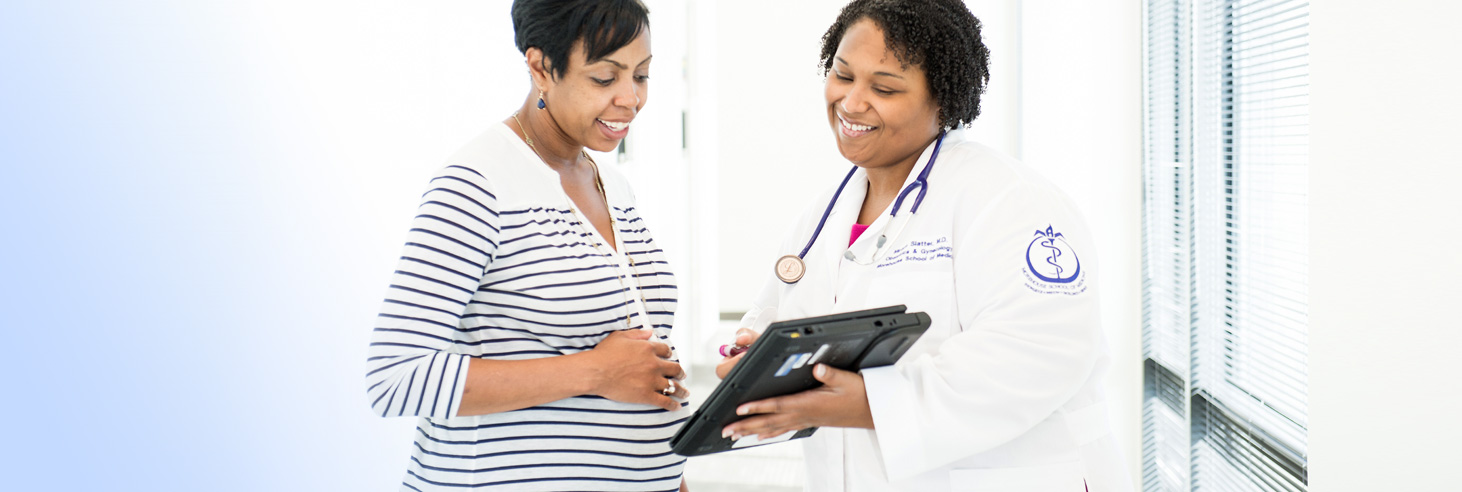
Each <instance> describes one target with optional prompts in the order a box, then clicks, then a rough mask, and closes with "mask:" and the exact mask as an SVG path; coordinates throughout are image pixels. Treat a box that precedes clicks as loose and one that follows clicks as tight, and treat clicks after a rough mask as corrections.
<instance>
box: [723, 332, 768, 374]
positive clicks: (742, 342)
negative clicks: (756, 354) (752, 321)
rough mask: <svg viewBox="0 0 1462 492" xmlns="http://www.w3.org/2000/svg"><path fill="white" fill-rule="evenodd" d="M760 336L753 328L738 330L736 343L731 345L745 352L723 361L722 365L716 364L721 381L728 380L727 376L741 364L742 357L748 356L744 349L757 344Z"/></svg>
mask: <svg viewBox="0 0 1462 492" xmlns="http://www.w3.org/2000/svg"><path fill="white" fill-rule="evenodd" d="M759 336H761V334H760V333H757V332H756V330H753V329H751V328H741V329H739V330H736V341H734V342H731V343H733V344H735V345H736V346H740V347H742V348H743V350H742V352H741V353H738V354H736V355H733V356H731V357H726V358H723V359H721V363H720V364H716V377H717V378H720V379H726V374H728V373H730V372H731V368H733V367H736V363H737V362H741V357H743V356H745V355H746V351H745V350H744V349H746V348H750V347H751V344H753V343H756V338H757V337H759Z"/></svg>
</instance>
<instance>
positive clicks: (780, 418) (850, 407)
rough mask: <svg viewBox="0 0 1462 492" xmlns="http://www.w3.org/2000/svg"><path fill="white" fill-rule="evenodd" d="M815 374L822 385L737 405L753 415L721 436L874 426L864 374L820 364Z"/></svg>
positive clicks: (769, 435) (765, 436)
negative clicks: (864, 383) (810, 428)
mask: <svg viewBox="0 0 1462 492" xmlns="http://www.w3.org/2000/svg"><path fill="white" fill-rule="evenodd" d="M812 375H813V377H815V378H817V380H818V381H822V384H823V386H822V387H819V388H814V389H810V390H807V391H803V392H801V393H795V394H791V395H786V396H779V397H776V398H768V399H765V400H758V401H754V402H750V403H744V404H742V405H741V406H739V407H736V414H737V415H752V417H748V418H746V419H744V420H740V421H737V422H735V423H733V424H731V425H728V426H726V427H725V428H724V429H722V430H721V435H722V437H730V438H732V439H741V438H742V437H745V436H751V435H755V436H757V437H758V438H759V439H769V438H772V437H776V436H780V435H782V434H784V433H787V432H792V431H797V430H802V429H806V428H808V427H857V428H862V429H872V428H873V412H872V411H870V410H869V409H868V393H867V390H866V389H864V387H863V375H862V374H858V373H856V372H848V371H844V370H841V369H836V368H833V367H829V366H828V365H827V364H818V365H817V368H816V369H814V370H813V371H812Z"/></svg>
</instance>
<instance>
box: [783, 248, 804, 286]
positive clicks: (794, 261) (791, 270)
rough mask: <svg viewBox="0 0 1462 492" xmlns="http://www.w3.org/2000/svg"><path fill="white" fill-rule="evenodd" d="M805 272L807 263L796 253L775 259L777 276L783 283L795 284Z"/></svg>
mask: <svg viewBox="0 0 1462 492" xmlns="http://www.w3.org/2000/svg"><path fill="white" fill-rule="evenodd" d="M804 273H807V264H806V263H803V262H802V258H798V257H797V255H786V256H783V257H781V258H778V259H777V278H778V279H779V280H781V281H782V282H784V283H788V284H795V283H797V281H798V280H802V274H804Z"/></svg>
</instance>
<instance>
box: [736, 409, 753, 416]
mask: <svg viewBox="0 0 1462 492" xmlns="http://www.w3.org/2000/svg"><path fill="white" fill-rule="evenodd" d="M748 413H751V409H750V408H746V407H741V408H737V409H736V415H746V414H748Z"/></svg>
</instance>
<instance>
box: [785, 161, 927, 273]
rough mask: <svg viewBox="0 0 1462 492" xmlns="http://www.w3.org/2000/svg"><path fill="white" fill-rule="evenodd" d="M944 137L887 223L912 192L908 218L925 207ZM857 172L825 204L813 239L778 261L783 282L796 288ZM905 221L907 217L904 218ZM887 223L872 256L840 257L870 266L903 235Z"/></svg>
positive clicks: (850, 253)
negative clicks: (885, 247)
mask: <svg viewBox="0 0 1462 492" xmlns="http://www.w3.org/2000/svg"><path fill="white" fill-rule="evenodd" d="M946 134H947V133H940V134H939V139H938V140H936V141H935V142H934V152H932V153H930V154H929V162H928V163H927V164H925V165H924V170H922V171H920V172H919V175H918V176H916V177H915V178H914V182H912V183H909V184H908V186H905V187H904V189H903V191H900V192H899V196H898V198H897V199H895V200H894V202H893V211H892V212H890V213H889V217H890V219H894V218H897V217H898V214H899V210H900V209H901V208H902V207H903V205H904V198H907V197H908V196H909V193H912V192H913V191H914V190H915V189H918V190H919V194H917V195H914V206H913V208H911V209H910V210H909V214H910V215H913V214H917V213H919V205H920V204H922V203H924V195H925V194H926V193H928V192H929V171H930V170H931V169H934V160H935V159H938V158H939V147H941V146H943V145H944V136H945V135H946ZM857 172H858V167H857V166H854V167H853V169H850V170H848V175H847V176H844V177H843V182H842V183H841V184H839V185H838V191H836V192H834V193H833V198H832V200H830V201H828V202H827V209H825V210H823V211H822V218H821V219H819V220H818V221H817V229H814V230H813V231H812V237H810V238H807V245H806V246H803V247H802V252H801V253H797V254H796V255H795V256H794V255H786V256H783V257H781V258H778V259H777V265H776V271H777V278H778V279H780V280H781V281H782V282H785V283H788V284H795V283H797V281H798V280H802V275H803V274H804V273H807V264H806V263H805V262H803V260H802V259H803V258H805V257H806V256H807V253H808V252H810V251H812V245H813V244H814V243H816V242H817V237H818V236H820V235H822V227H823V226H825V225H827V217H828V216H829V215H832V212H833V207H834V206H836V205H837V203H838V197H840V196H842V195H843V188H846V187H847V186H848V181H851V180H852V179H853V174H854V173H857ZM907 217H908V216H907V215H906V216H905V218H907ZM889 222H890V225H889V226H886V227H885V229H884V230H885V232H884V233H883V234H881V235H879V236H878V241H877V243H876V244H875V246H874V251H873V253H871V254H865V255H861V256H860V255H857V254H855V253H853V251H852V250H848V251H846V252H844V253H843V257H844V258H847V259H849V260H852V261H854V262H859V260H860V259H865V260H867V261H868V262H872V261H873V260H874V259H876V258H877V254H878V251H879V250H882V249H883V245H884V244H885V243H887V242H888V238H889V236H894V237H898V233H899V232H901V231H902V229H903V225H904V223H905V222H904V221H900V223H899V225H898V226H897V227H893V226H892V222H893V220H890V221H889Z"/></svg>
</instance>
